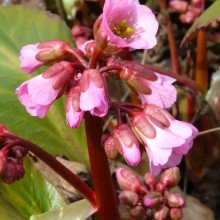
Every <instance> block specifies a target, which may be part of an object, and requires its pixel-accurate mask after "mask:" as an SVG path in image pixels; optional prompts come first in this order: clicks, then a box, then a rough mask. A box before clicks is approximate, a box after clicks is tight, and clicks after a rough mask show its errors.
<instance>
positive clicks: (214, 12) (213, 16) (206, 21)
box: [181, 0, 220, 45]
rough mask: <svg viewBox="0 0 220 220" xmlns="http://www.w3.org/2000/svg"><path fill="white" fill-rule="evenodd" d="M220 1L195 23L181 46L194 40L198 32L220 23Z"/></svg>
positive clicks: (217, 0) (214, 3)
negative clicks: (214, 23)
mask: <svg viewBox="0 0 220 220" xmlns="http://www.w3.org/2000/svg"><path fill="white" fill-rule="evenodd" d="M219 12H220V0H216V1H215V2H213V4H212V5H211V6H210V7H209V8H208V9H206V10H205V11H204V12H203V13H202V14H201V15H200V16H199V17H198V18H197V19H196V21H195V22H194V23H193V25H192V26H191V27H190V29H189V30H188V31H187V33H186V34H185V37H184V38H183V41H182V43H181V45H185V44H187V43H188V42H189V41H190V40H192V39H193V38H194V37H195V36H196V34H197V32H198V30H200V29H205V28H207V27H208V26H209V25H210V24H211V23H212V22H213V21H220V13H219Z"/></svg>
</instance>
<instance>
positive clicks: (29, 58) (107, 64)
mask: <svg viewBox="0 0 220 220" xmlns="http://www.w3.org/2000/svg"><path fill="white" fill-rule="evenodd" d="M143 21H144V22H143ZM157 29H158V23H157V21H156V19H155V16H154V14H153V13H152V12H151V10H150V9H149V8H148V7H146V6H144V5H140V4H139V3H138V0H132V1H131V0H129V1H126V4H124V1H119V0H106V1H105V5H104V9H103V14H102V15H100V17H99V18H98V19H97V21H96V23H95V25H94V28H93V33H94V40H93V41H88V42H85V43H84V44H83V45H81V44H80V47H79V48H78V49H76V48H72V47H71V46H70V45H69V44H68V43H66V42H64V41H60V40H49V41H45V42H40V43H36V44H32V45H26V46H24V47H23V48H22V49H21V53H20V61H21V68H22V70H24V71H26V72H27V73H32V72H33V71H35V70H36V69H38V68H39V67H41V66H42V65H47V66H50V67H49V68H48V69H47V70H46V71H45V72H43V73H42V74H41V75H38V76H36V77H34V78H32V79H30V80H28V81H26V82H24V83H23V84H22V85H20V86H19V87H18V88H17V89H16V94H17V95H18V98H19V100H20V102H21V103H22V105H24V106H25V108H26V110H27V112H28V113H29V114H30V115H32V116H38V117H40V118H43V117H45V115H46V114H47V112H48V111H49V109H50V107H51V105H52V104H53V103H54V102H55V101H56V100H57V99H58V98H60V97H61V96H63V95H65V96H66V121H67V124H68V125H69V126H70V127H71V128H77V127H79V126H80V124H81V122H82V120H83V118H84V116H85V114H87V113H88V112H89V113H90V114H92V115H93V116H97V117H103V116H105V115H106V114H107V113H108V112H110V111H111V112H112V111H115V112H116V114H117V126H116V127H115V128H114V130H113V131H112V133H111V134H105V135H103V138H102V143H103V146H104V148H105V151H106V154H107V155H108V156H109V157H110V158H114V157H115V156H116V155H117V154H118V152H119V153H120V154H121V155H122V156H123V157H124V158H125V160H126V161H127V163H128V164H130V165H137V164H138V163H139V162H140V160H141V154H142V149H143V148H145V149H146V152H147V154H148V157H149V163H150V168H151V173H152V174H153V175H157V174H158V173H159V172H160V170H161V169H165V168H167V167H170V166H175V165H178V164H179V163H180V161H181V158H182V155H184V154H186V153H187V152H188V150H189V149H190V148H191V147H192V141H193V138H195V136H196V134H197V129H196V128H194V127H193V126H192V125H190V124H188V123H186V122H181V121H177V120H175V119H174V118H173V117H172V116H171V115H170V114H169V113H168V112H167V111H166V110H164V108H170V107H171V106H172V105H173V103H174V102H175V101H176V98H177V93H176V89H175V87H174V86H173V83H174V82H175V79H174V78H172V77H170V76H166V75H162V74H160V73H159V72H154V71H152V70H151V69H150V68H148V67H146V66H145V65H142V64H139V63H137V62H132V61H124V60H121V59H120V56H118V57H117V56H115V55H120V54H121V53H124V52H125V51H129V50H135V49H149V48H152V47H153V46H154V45H155V44H156V37H155V34H156V32H157ZM110 77H112V78H114V79H116V80H123V81H124V82H125V83H126V84H127V85H128V87H129V88H130V89H131V90H132V91H133V92H135V93H136V94H137V95H138V96H139V97H140V102H141V104H136V105H134V104H132V103H116V102H112V101H111V98H110V96H109V93H108V88H107V81H108V79H109V78H110ZM124 115H127V119H128V120H127V122H125V120H123V119H122V117H123V116H124Z"/></svg>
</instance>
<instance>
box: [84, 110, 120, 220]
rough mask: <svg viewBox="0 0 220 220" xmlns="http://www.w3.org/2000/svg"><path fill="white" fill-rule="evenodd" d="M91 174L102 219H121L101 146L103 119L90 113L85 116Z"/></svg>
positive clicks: (99, 214) (106, 160)
mask: <svg viewBox="0 0 220 220" xmlns="http://www.w3.org/2000/svg"><path fill="white" fill-rule="evenodd" d="M85 125H86V138H87V144H88V151H89V158H90V164H91V174H92V179H93V184H94V188H95V192H96V198H97V206H98V216H99V219H100V220H112V219H114V220H119V219H120V216H119V212H118V205H117V200H116V197H115V192H114V188H113V183H112V178H111V173H110V169H109V164H108V159H107V157H106V154H105V151H104V148H103V147H102V146H101V137H102V134H103V132H102V120H101V118H98V117H93V116H92V115H90V114H88V115H87V116H86V118H85Z"/></svg>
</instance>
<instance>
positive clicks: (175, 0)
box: [169, 0, 188, 13]
mask: <svg viewBox="0 0 220 220" xmlns="http://www.w3.org/2000/svg"><path fill="white" fill-rule="evenodd" d="M169 7H170V9H172V10H173V11H175V12H179V13H184V12H185V11H186V10H187V7H188V2H187V1H180V0H171V1H170V2H169Z"/></svg>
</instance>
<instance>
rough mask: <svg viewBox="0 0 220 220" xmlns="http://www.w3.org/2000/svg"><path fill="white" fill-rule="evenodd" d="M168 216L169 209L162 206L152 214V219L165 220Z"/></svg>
mask: <svg viewBox="0 0 220 220" xmlns="http://www.w3.org/2000/svg"><path fill="white" fill-rule="evenodd" d="M168 214H169V208H168V207H166V206H165V205H162V206H161V207H160V208H159V209H158V210H156V211H155V213H154V219H155V220H165V219H167V217H168Z"/></svg>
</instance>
